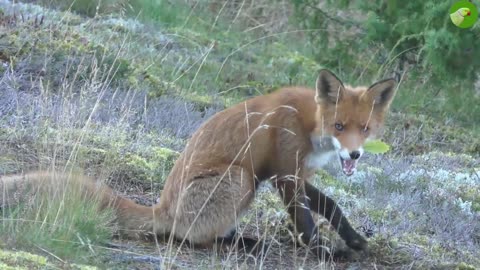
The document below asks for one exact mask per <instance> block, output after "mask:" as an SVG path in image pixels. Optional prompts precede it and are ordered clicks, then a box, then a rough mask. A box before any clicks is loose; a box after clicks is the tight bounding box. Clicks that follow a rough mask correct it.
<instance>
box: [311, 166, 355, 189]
mask: <svg viewBox="0 0 480 270" xmlns="http://www.w3.org/2000/svg"><path fill="white" fill-rule="evenodd" d="M316 176H317V177H315V181H316V182H317V184H318V186H319V187H320V188H326V187H334V188H338V189H348V186H347V185H346V184H345V183H344V182H342V181H338V179H336V178H335V177H333V176H331V175H330V174H329V173H328V172H327V171H325V170H323V169H319V170H317V171H316Z"/></svg>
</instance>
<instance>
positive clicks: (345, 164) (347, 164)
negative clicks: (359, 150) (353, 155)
mask: <svg viewBox="0 0 480 270" xmlns="http://www.w3.org/2000/svg"><path fill="white" fill-rule="evenodd" d="M357 161H358V159H343V158H342V157H340V163H341V164H342V170H343V173H344V174H346V175H347V176H350V175H352V174H353V173H354V172H355V171H356V170H357Z"/></svg>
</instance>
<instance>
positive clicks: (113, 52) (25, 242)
mask: <svg viewBox="0 0 480 270" xmlns="http://www.w3.org/2000/svg"><path fill="white" fill-rule="evenodd" d="M83 2H84V1H77V2H76V3H75V4H74V5H72V6H70V4H67V5H63V6H62V5H60V4H65V2H64V1H44V2H43V6H39V5H35V4H21V3H17V4H15V5H13V4H12V3H10V2H9V1H6V0H0V9H1V10H2V12H3V13H1V15H0V29H1V30H0V32H1V33H2V34H0V71H1V74H0V89H2V91H1V92H0V141H1V143H0V153H2V154H1V155H0V172H1V174H6V173H14V172H19V171H28V170H30V169H33V168H39V167H40V168H61V169H65V168H72V167H74V168H76V167H79V168H83V169H84V170H85V171H86V172H87V173H88V174H90V175H94V176H97V177H98V178H99V179H101V180H104V181H105V182H107V183H109V184H110V185H111V186H112V187H114V188H115V189H116V190H118V191H119V192H121V193H123V194H124V195H125V196H128V197H130V198H132V199H135V200H137V201H138V202H139V203H143V204H151V203H152V202H154V201H155V200H156V199H157V198H158V196H159V195H158V194H159V193H160V191H161V189H162V187H163V181H164V179H165V177H166V175H168V172H169V170H170V168H171V166H172V165H173V162H174V160H175V159H176V157H177V155H178V153H179V152H180V151H182V149H183V147H184V145H185V142H186V140H187V139H188V137H189V136H190V135H191V134H192V132H193V131H194V130H195V129H196V128H197V127H198V126H199V125H200V124H201V123H202V122H203V121H205V119H207V118H208V117H209V116H211V115H212V114H214V113H215V112H216V111H219V110H221V109H223V108H224V107H226V106H229V105H231V104H233V103H235V102H237V101H239V100H242V99H245V98H246V97H249V96H254V95H259V94H263V93H267V92H269V91H272V90H273V89H274V88H276V87H278V86H280V85H288V84H300V85H308V86H313V84H314V79H315V76H316V74H315V72H316V70H317V69H318V68H320V67H321V66H320V65H319V64H317V63H316V62H315V61H313V60H312V59H311V58H310V57H309V53H308V51H309V50H308V47H309V46H312V45H311V44H309V43H308V42H307V41H305V42H303V40H306V38H305V36H304V32H302V31H298V30H296V29H295V27H294V26H293V24H292V23H290V22H289V21H288V20H287V19H286V18H289V16H290V15H291V14H290V10H289V8H288V3H287V2H284V1H278V3H276V5H275V6H272V5H271V4H270V3H269V2H268V1H258V2H255V5H253V4H251V2H243V4H242V2H240V3H238V2H236V1H232V3H228V2H227V3H226V4H225V5H223V4H224V3H223V2H221V1H218V2H217V1H212V2H208V3H200V2H199V3H198V4H193V6H191V5H186V4H184V3H180V2H179V3H175V2H173V3H172V2H168V1H148V0H138V1H132V2H130V4H129V5H127V4H126V2H122V1H117V2H114V1H106V2H105V3H107V5H105V6H102V7H101V8H99V9H97V8H94V7H92V6H90V5H86V4H85V3H83ZM252 3H253V2H252ZM49 5H55V6H57V7H63V8H66V9H68V8H69V7H71V8H72V9H73V10H75V11H77V12H79V14H80V15H78V14H74V13H70V12H62V11H56V10H53V9H51V8H45V6H49ZM135 17H136V18H137V20H136V19H135ZM361 64H365V63H361ZM339 74H341V76H342V77H346V78H348V75H347V74H342V73H341V71H340V72H339ZM349 79H350V81H355V80H356V78H349ZM360 81H361V80H360ZM435 92H436V89H429V88H428V85H425V84H422V83H419V82H417V81H409V80H408V79H407V78H406V79H405V81H403V82H402V84H401V85H400V90H399V96H397V99H396V101H395V103H394V106H393V110H394V113H393V114H392V115H391V117H390V118H389V121H388V125H387V128H386V134H385V138H384V140H385V141H387V142H388V143H389V144H390V145H391V146H392V148H393V150H392V151H391V152H390V153H389V154H387V155H384V156H370V157H367V158H365V159H363V158H362V159H363V160H362V165H361V167H360V169H361V170H360V172H359V173H357V174H356V175H355V176H354V177H350V178H345V177H344V176H343V175H340V174H339V173H338V168H336V167H335V165H332V167H329V168H326V171H320V172H319V173H318V176H317V177H316V178H315V179H314V183H315V184H316V185H317V186H319V187H320V188H321V189H322V190H323V191H325V192H326V193H327V194H329V195H330V196H332V197H334V198H335V199H336V200H337V201H338V202H339V204H340V205H341V206H342V207H343V208H344V209H345V212H346V214H347V215H348V217H349V219H350V220H351V221H352V223H353V224H354V225H355V227H356V228H358V230H359V231H362V232H364V233H365V234H367V235H369V236H370V239H369V241H370V248H371V254H370V256H368V257H366V258H363V260H360V258H356V259H354V260H353V261H350V262H335V263H328V262H327V263H325V262H322V261H319V260H318V259H316V258H314V257H313V256H307V255H306V254H307V253H306V251H305V249H304V248H303V247H299V246H297V245H296V244H295V241H293V240H292V233H291V230H290V228H291V226H290V225H289V221H288V218H287V215H286V213H285V211H284V209H283V207H282V205H281V203H280V201H279V200H278V198H277V196H276V194H275V193H274V192H273V191H272V190H271V187H269V186H268V185H265V186H263V187H262V188H261V190H260V191H259V194H258V196H257V197H258V198H257V200H256V202H255V205H253V207H252V210H251V211H250V212H249V214H248V215H247V216H246V217H244V219H243V220H242V222H241V223H240V225H239V231H242V232H244V233H245V234H248V235H254V236H256V237H259V238H264V239H265V240H267V243H269V244H270V247H269V251H268V253H267V256H266V257H264V258H257V259H254V258H251V257H248V256H246V255H245V254H244V253H242V252H235V251H233V250H232V251H229V252H223V253H221V252H216V251H212V250H193V249H191V248H189V247H185V246H179V245H178V244H177V243H174V244H173V246H169V245H167V244H166V243H161V242H160V243H156V244H152V243H142V242H129V241H126V240H121V239H115V240H111V239H112V238H111V235H112V234H113V233H114V231H115V228H113V227H111V226H110V225H108V224H109V221H110V220H111V215H110V213H108V212H107V213H99V214H98V213H96V212H94V209H95V202H90V203H83V202H82V203H81V202H80V201H82V198H81V197H78V196H77V197H76V196H71V197H69V198H67V199H66V198H65V197H63V196H57V197H55V196H54V197H52V198H51V199H50V200H46V198H45V197H43V198H42V196H39V197H34V198H33V199H32V201H31V202H30V203H29V204H27V205H25V207H23V208H15V209H13V210H12V209H8V208H5V204H4V203H2V225H1V228H0V235H1V236H0V241H1V242H0V243H1V246H0V248H2V249H4V250H26V251H30V252H32V253H36V254H40V255H42V256H46V257H48V262H49V264H51V265H53V266H52V267H64V268H68V267H72V268H73V267H74V266H72V264H74V263H78V264H90V265H96V266H99V267H100V268H114V269H118V268H124V269H147V268H149V269H158V268H159V267H160V265H164V266H167V268H169V267H171V268H188V269H190V268H192V267H196V268H212V267H214V268H233V267H240V268H247V267H249V268H250V267H257V268H266V269H273V268H282V269H283V268H284V269H292V268H307V269H310V268H314V267H322V268H333V267H335V268H338V269H347V268H348V269H379V268H380V269H403V268H405V269H407V268H413V269H428V268H432V269H455V268H456V267H457V268H458V269H474V267H475V266H477V267H480V261H479V260H478V257H477V256H475V254H478V250H480V235H479V232H480V223H479V221H478V220H479V215H480V197H479V194H480V177H479V175H480V163H479V154H478V153H479V152H480V138H479V137H478V131H479V129H478V128H479V127H478V124H477V123H476V121H475V119H479V118H480V115H479V113H478V110H474V109H472V108H469V109H468V110H467V109H466V110H464V111H459V110H458V107H455V106H447V105H446V104H449V102H448V100H446V99H445V96H442V95H441V94H440V95H435V96H434V95H433V94H434V93H435ZM472 93H473V92H472ZM466 98H469V99H470V98H474V95H473V94H472V95H470V94H468V95H463V94H462V95H459V99H458V100H456V101H455V102H456V103H458V102H461V101H462V99H466ZM427 100H429V103H428V104H427V103H425V102H426V101H427ZM422 102H423V103H422ZM32 205H35V206H36V207H35V208H33V207H31V206H32ZM67 213H68V214H67ZM88 217H90V218H88ZM319 223H320V224H322V227H323V228H324V231H327V232H328V228H326V226H323V225H324V223H325V222H324V221H322V220H321V219H319ZM330 234H331V235H332V238H334V234H333V233H329V235H330ZM334 239H335V238H334ZM334 242H338V244H339V245H341V242H339V241H334ZM107 243H108V244H107ZM172 251H173V253H172ZM4 252H7V251H4ZM2 254H3V253H2ZM5 254H9V255H8V256H11V255H10V253H8V252H7V253H5ZM4 258H6V257H5V256H3V255H0V262H1V263H3V264H5V265H10V266H12V267H16V266H15V265H16V263H13V264H12V263H11V259H4ZM1 263H0V266H1ZM18 265H19V264H18ZM469 265H470V266H469ZM49 267H50V266H49ZM24 268H28V269H32V268H30V266H28V265H27V266H25V267H24ZM47 268H48V267H47ZM39 269H45V267H44V268H39Z"/></svg>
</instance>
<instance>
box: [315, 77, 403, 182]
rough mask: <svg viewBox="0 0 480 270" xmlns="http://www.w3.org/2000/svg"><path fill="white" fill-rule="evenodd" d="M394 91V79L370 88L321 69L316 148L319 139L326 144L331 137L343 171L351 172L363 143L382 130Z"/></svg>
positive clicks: (317, 88)
mask: <svg viewBox="0 0 480 270" xmlns="http://www.w3.org/2000/svg"><path fill="white" fill-rule="evenodd" d="M395 92H396V87H395V80H394V79H387V80H382V81H379V82H376V83H374V84H373V85H371V86H370V87H351V86H348V85H344V84H343V83H342V82H341V81H340V80H339V79H338V78H337V77H336V76H335V75H334V74H333V73H331V72H330V71H328V70H321V71H320V73H319V75H318V78H317V82H316V95H315V101H316V103H317V112H316V125H317V126H316V128H315V131H314V132H313V134H312V142H313V145H314V151H315V148H318V143H319V142H322V141H323V143H325V138H328V139H329V140H331V142H330V144H331V147H330V148H331V149H334V151H335V152H336V153H337V154H338V156H339V158H340V163H341V166H342V169H343V172H344V173H345V174H346V175H352V174H353V173H354V172H355V170H356V165H357V161H358V159H359V158H360V157H361V156H362V154H363V148H362V145H363V144H364V143H365V141H366V140H367V139H373V138H375V137H376V136H377V135H379V134H380V133H381V130H382V128H383V123H384V117H385V114H386V112H387V111H388V108H389V106H390V104H391V103H392V100H393V97H394V96H395ZM316 143H317V147H316V146H315V144H316ZM324 146H325V145H324ZM327 148H329V147H327Z"/></svg>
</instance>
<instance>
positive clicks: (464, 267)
mask: <svg viewBox="0 0 480 270" xmlns="http://www.w3.org/2000/svg"><path fill="white" fill-rule="evenodd" d="M475 269H477V268H476V267H475V266H473V265H469V264H466V263H464V262H461V263H459V264H458V265H457V267H455V270H475Z"/></svg>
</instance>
